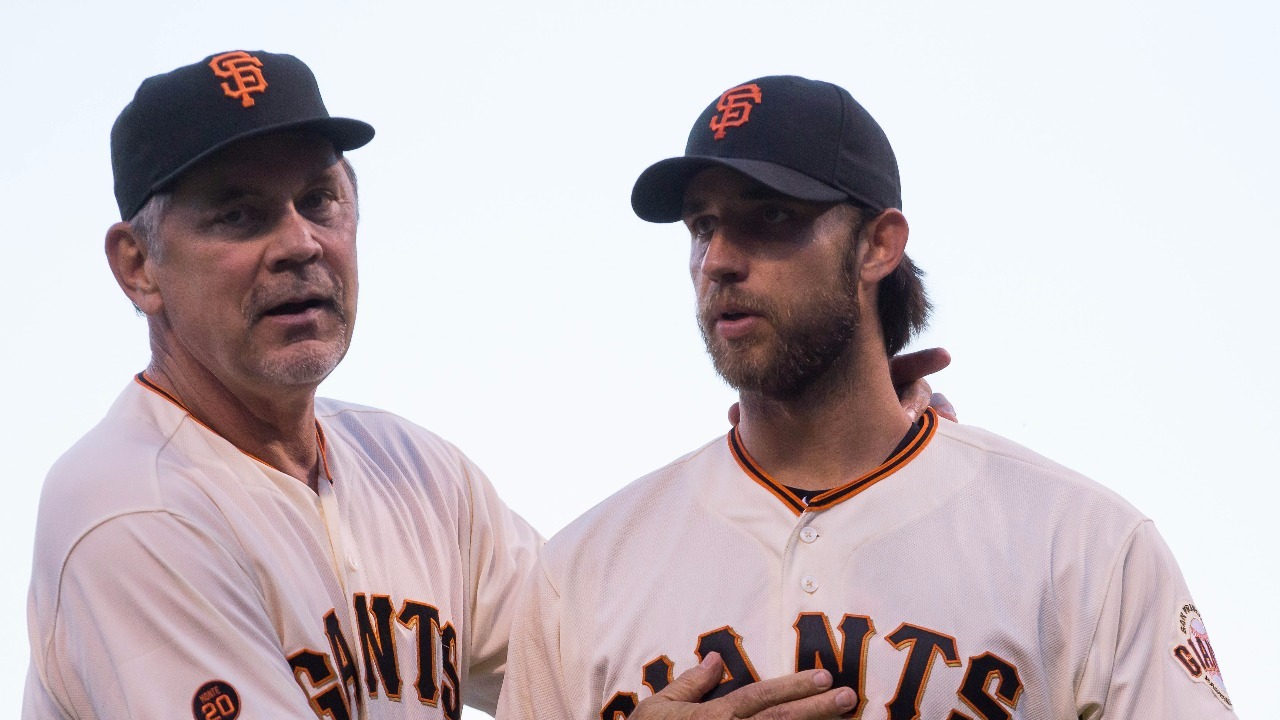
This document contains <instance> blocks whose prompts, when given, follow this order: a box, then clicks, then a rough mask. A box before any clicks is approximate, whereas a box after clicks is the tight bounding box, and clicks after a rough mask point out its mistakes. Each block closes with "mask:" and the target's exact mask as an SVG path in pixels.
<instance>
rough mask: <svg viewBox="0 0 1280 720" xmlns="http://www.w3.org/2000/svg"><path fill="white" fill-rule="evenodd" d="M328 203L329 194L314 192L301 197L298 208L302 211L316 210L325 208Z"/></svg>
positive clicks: (321, 191)
mask: <svg viewBox="0 0 1280 720" xmlns="http://www.w3.org/2000/svg"><path fill="white" fill-rule="evenodd" d="M329 202H330V195H329V193H327V192H325V191H323V190H315V191H313V192H309V193H307V194H306V195H303V196H302V199H301V200H299V201H298V207H300V208H302V209H304V210H318V209H320V208H323V207H325V206H326V205H328V204H329Z"/></svg>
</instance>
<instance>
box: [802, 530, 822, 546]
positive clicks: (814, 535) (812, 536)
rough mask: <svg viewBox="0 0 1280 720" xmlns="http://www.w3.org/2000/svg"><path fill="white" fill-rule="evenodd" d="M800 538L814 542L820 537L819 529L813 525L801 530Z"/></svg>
mask: <svg viewBox="0 0 1280 720" xmlns="http://www.w3.org/2000/svg"><path fill="white" fill-rule="evenodd" d="M800 539H801V540H803V541H804V542H806V543H812V542H813V541H814V540H817V539H818V531H817V530H815V529H813V528H811V527H807V528H805V529H803V530H801V531H800Z"/></svg>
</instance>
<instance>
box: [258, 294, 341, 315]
mask: <svg viewBox="0 0 1280 720" xmlns="http://www.w3.org/2000/svg"><path fill="white" fill-rule="evenodd" d="M331 306H332V303H331V302H330V301H328V300H325V299H323V298H311V299H308V300H298V301H296V302H287V303H281V304H280V305H276V306H274V307H271V308H267V310H266V311H265V312H263V313H262V315H263V317H270V316H275V315H298V314H301V313H305V312H307V311H308V310H311V309H313V308H328V307H331Z"/></svg>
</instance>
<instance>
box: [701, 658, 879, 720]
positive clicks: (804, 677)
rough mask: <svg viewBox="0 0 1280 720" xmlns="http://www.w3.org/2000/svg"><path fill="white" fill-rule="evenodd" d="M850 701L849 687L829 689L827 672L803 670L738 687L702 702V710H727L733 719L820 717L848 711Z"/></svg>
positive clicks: (805, 719) (719, 712)
mask: <svg viewBox="0 0 1280 720" xmlns="http://www.w3.org/2000/svg"><path fill="white" fill-rule="evenodd" d="M853 703H854V695H853V691H852V690H850V689H849V688H838V689H834V690H833V689H831V673H829V672H827V671H826V670H806V671H804V672H798V673H795V674H794V675H785V676H783V677H779V678H770V679H769V680H761V681H760V682H755V683H751V684H750V685H747V686H746V687H741V688H738V689H737V690H734V691H733V692H731V693H729V694H728V695H725V696H724V697H722V698H719V699H718V700H712V701H711V702H709V703H706V709H708V710H713V711H714V712H713V714H712V717H724V716H725V715H724V711H726V710H727V713H728V714H727V716H728V717H734V718H753V719H755V720H822V719H824V718H832V717H835V716H836V715H839V714H841V713H844V712H847V711H849V710H851V709H852V708H853ZM713 706H716V707H713Z"/></svg>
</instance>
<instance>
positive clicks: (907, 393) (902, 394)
mask: <svg viewBox="0 0 1280 720" xmlns="http://www.w3.org/2000/svg"><path fill="white" fill-rule="evenodd" d="M932 393H933V388H931V387H929V383H928V382H925V380H924V379H923V378H921V379H919V380H916V381H915V382H913V383H911V384H909V385H906V386H904V387H900V388H898V402H899V403H901V404H902V411H903V412H905V413H906V414H907V419H908V420H910V421H911V422H915V421H916V419H918V418H919V417H920V413H922V412H924V409H925V408H927V407H929V400H930V398H931V396H932ZM939 397H941V396H939ZM944 399H945V398H944Z"/></svg>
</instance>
